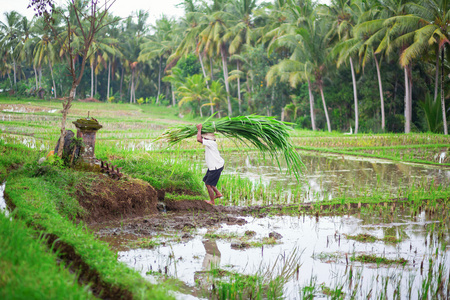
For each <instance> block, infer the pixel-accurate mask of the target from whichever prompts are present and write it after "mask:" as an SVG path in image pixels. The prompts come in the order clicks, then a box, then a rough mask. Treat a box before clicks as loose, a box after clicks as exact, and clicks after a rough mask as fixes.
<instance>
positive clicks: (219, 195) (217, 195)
mask: <svg viewBox="0 0 450 300" xmlns="http://www.w3.org/2000/svg"><path fill="white" fill-rule="evenodd" d="M212 189H213V191H214V193H216V196H215V197H214V199H216V198H220V197H222V196H223V195H222V193H221V192H219V190H218V189H217V188H216V187H215V186H213V187H212Z"/></svg>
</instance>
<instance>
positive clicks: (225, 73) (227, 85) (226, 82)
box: [220, 47, 233, 117]
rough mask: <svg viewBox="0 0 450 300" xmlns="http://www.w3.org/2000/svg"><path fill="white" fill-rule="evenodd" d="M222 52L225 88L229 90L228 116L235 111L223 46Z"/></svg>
mask: <svg viewBox="0 0 450 300" xmlns="http://www.w3.org/2000/svg"><path fill="white" fill-rule="evenodd" d="M220 54H221V56H222V68H223V79H224V80H225V90H226V91H227V102H228V116H230V117H231V115H232V114H233V111H232V109H231V100H230V86H229V83H228V64H227V55H226V53H225V49H224V48H223V47H222V48H221V49H220Z"/></svg>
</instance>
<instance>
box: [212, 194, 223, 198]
mask: <svg viewBox="0 0 450 300" xmlns="http://www.w3.org/2000/svg"><path fill="white" fill-rule="evenodd" d="M222 197H223V195H222V194H217V195H216V196H215V197H214V199H217V198H222Z"/></svg>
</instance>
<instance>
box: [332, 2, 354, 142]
mask: <svg viewBox="0 0 450 300" xmlns="http://www.w3.org/2000/svg"><path fill="white" fill-rule="evenodd" d="M355 2H356V1H355ZM352 6H353V5H352V3H351V1H350V0H333V1H332V5H331V6H330V12H328V14H329V15H330V16H331V18H332V19H333V22H332V23H331V28H332V29H331V32H330V34H337V36H338V39H339V41H340V42H341V45H345V46H344V47H339V44H338V47H337V49H339V51H338V53H336V54H337V55H339V57H340V59H339V61H346V60H348V61H349V62H350V71H351V74H352V83H353V100H354V105H355V134H357V133H358V127H359V116H358V114H359V113H358V95H357V87H356V77H355V68H354V66H353V59H352V56H355V54H356V51H355V49H352V48H350V47H348V44H347V43H345V42H346V41H348V40H352V39H353V27H354V26H355V24H356V23H357V20H356V19H357V15H356V13H357V12H358V7H357V5H356V4H355V6H356V7H355V8H356V9H354V8H353V7H352ZM352 50H353V51H352ZM336 54H335V55H336ZM339 61H338V67H339V65H340V63H339Z"/></svg>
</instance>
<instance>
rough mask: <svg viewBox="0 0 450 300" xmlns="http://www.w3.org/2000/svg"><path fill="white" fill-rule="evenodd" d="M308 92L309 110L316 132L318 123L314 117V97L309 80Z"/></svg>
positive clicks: (313, 128)
mask: <svg viewBox="0 0 450 300" xmlns="http://www.w3.org/2000/svg"><path fill="white" fill-rule="evenodd" d="M308 92H309V110H310V114H311V125H312V130H313V131H316V121H315V117H314V96H313V93H312V90H311V81H310V80H309V79H308Z"/></svg>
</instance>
